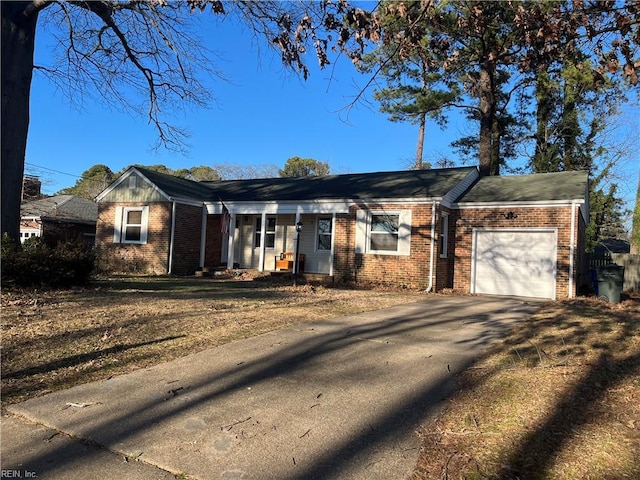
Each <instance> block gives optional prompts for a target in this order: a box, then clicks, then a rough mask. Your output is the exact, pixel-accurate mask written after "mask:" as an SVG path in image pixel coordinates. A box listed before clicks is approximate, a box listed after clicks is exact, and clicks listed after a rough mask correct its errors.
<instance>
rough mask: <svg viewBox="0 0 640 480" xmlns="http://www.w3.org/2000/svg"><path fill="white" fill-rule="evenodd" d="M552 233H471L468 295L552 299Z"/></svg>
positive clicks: (555, 236) (554, 235)
mask: <svg viewBox="0 0 640 480" xmlns="http://www.w3.org/2000/svg"><path fill="white" fill-rule="evenodd" d="M557 243H558V234H557V230H555V229H505V228H501V229H479V228H478V229H474V230H473V247H472V248H473V250H472V267H471V275H472V282H471V292H472V293H481V294H489V295H510V296H511V295H513V296H520V297H535V298H550V299H555V297H556V264H557Z"/></svg>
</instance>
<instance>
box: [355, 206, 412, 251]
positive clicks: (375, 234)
mask: <svg viewBox="0 0 640 480" xmlns="http://www.w3.org/2000/svg"><path fill="white" fill-rule="evenodd" d="M410 249H411V210H395V211H381V210H378V211H376V210H364V209H362V210H358V211H357V212H356V253H365V254H376V255H409V254H410Z"/></svg>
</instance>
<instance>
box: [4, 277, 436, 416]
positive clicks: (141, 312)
mask: <svg viewBox="0 0 640 480" xmlns="http://www.w3.org/2000/svg"><path fill="white" fill-rule="evenodd" d="M284 282H285V280H270V279H267V278H266V277H265V278H255V279H254V278H252V276H251V275H247V276H246V277H245V276H243V277H233V278H230V279H208V278H199V279H196V278H181V279H176V278H127V279H112V280H105V281H100V282H96V283H95V284H94V285H93V286H92V288H87V289H80V290H64V291H34V290H13V291H12V290H6V289H5V290H3V292H2V405H6V404H7V403H15V402H19V401H22V400H25V399H27V398H30V397H33V396H36V395H42V394H45V393H47V392H50V391H53V390H59V389H63V388H68V387H71V386H73V385H77V384H80V383H85V382H88V381H92V380H97V379H103V378H107V377H109V376H113V375H118V374H121V373H125V372H129V371H131V370H134V369H137V368H142V367H147V366H150V365H154V364H158V363H161V362H164V361H167V360H171V359H174V358H177V357H180V356H183V355H186V354H189V353H193V352H196V351H199V350H203V349H206V348H210V347H214V346H216V345H221V344H224V343H227V342H230V341H233V340H236V339H241V338H246V337H250V336H253V335H259V334H261V333H265V332H268V331H272V330H275V329H278V328H282V327H286V326H289V325H294V324H301V323H305V322H311V321H314V320H319V319H324V318H331V317H335V316H340V315H346V314H352V313H359V312H364V311H368V310H375V309H379V308H384V307H388V306H392V305H398V304H404V303H410V302H415V301H418V300H423V299H424V298H425V297H424V295H421V294H419V293H417V292H411V291H406V290H404V291H398V290H386V291H385V290H380V289H377V290H371V289H355V288H347V287H341V288H338V287H332V288H328V287H322V286H315V287H312V286H311V285H301V286H298V287H293V286H291V281H290V280H289V281H286V283H284Z"/></svg>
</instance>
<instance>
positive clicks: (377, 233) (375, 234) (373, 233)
mask: <svg viewBox="0 0 640 480" xmlns="http://www.w3.org/2000/svg"><path fill="white" fill-rule="evenodd" d="M373 217H398V221H397V225H398V226H397V229H396V232H395V233H392V232H384V231H374V230H373ZM367 233H368V235H367V252H369V253H375V254H383V255H389V254H393V255H395V254H397V253H398V250H399V249H400V212H369V222H368V224H367ZM378 236H379V237H382V236H385V237H386V236H394V237H395V239H396V248H395V249H393V250H375V249H374V248H372V247H371V240H372V239H373V238H374V237H378Z"/></svg>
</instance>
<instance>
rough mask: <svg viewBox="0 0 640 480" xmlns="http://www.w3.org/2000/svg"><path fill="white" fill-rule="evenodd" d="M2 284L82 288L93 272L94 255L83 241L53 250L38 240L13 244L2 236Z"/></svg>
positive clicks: (58, 245) (31, 239) (53, 248)
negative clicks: (80, 286) (79, 286)
mask: <svg viewBox="0 0 640 480" xmlns="http://www.w3.org/2000/svg"><path fill="white" fill-rule="evenodd" d="M1 260H2V283H3V285H4V286H6V285H19V286H23V287H71V286H78V285H85V284H86V283H87V282H88V281H89V279H90V278H91V274H92V273H93V269H94V255H93V252H91V251H90V250H88V249H87V246H86V245H85V244H84V243H83V242H82V241H76V242H61V243H58V244H57V245H56V246H54V247H52V246H50V245H48V244H46V243H45V242H43V241H42V240H41V239H40V238H38V237H33V238H30V239H28V240H27V241H25V242H24V244H22V245H15V244H14V243H12V242H11V241H10V240H9V239H8V237H6V236H3V237H2V259H1Z"/></svg>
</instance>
